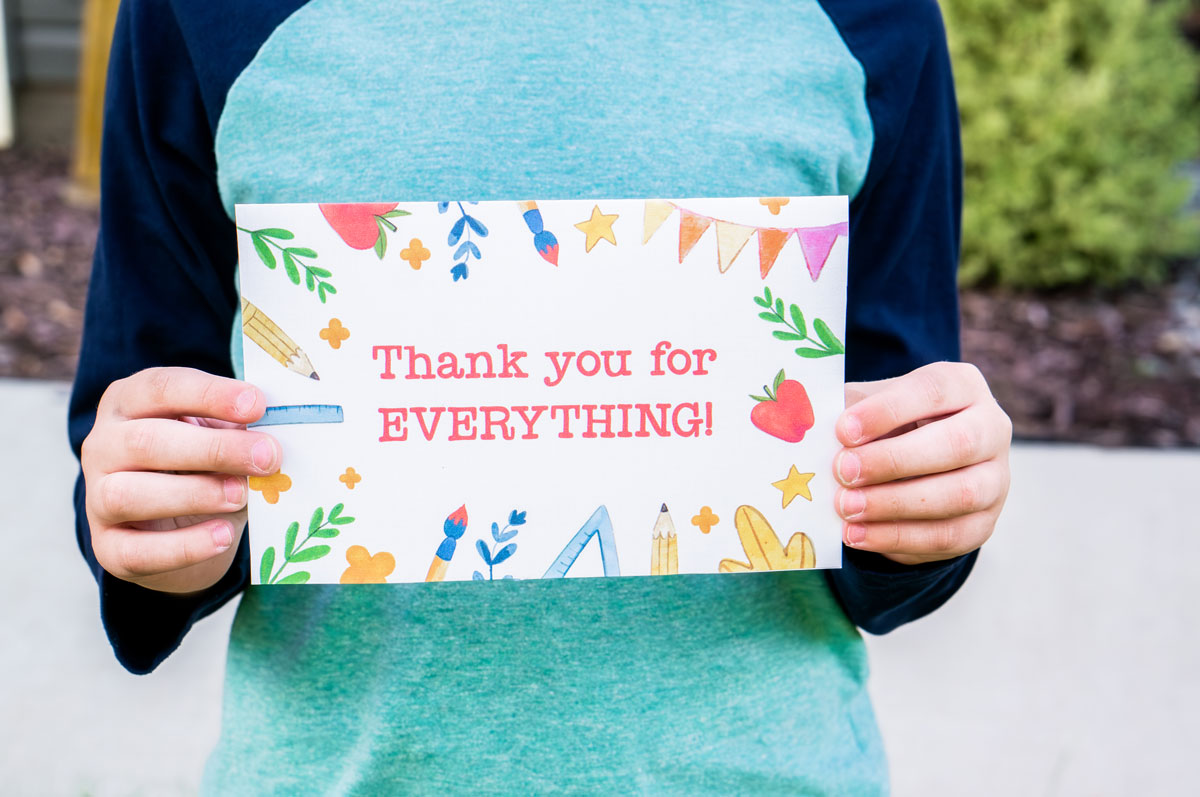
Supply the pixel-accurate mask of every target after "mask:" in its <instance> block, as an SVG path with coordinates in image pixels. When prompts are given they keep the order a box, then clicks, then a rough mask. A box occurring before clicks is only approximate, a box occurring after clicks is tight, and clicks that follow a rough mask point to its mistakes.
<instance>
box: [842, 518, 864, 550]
mask: <svg viewBox="0 0 1200 797" xmlns="http://www.w3.org/2000/svg"><path fill="white" fill-rule="evenodd" d="M866 539H867V527H866V526H864V525H863V524H861V523H851V524H850V525H848V526H846V543H847V544H849V545H860V544H862V543H863V542H865V541H866Z"/></svg>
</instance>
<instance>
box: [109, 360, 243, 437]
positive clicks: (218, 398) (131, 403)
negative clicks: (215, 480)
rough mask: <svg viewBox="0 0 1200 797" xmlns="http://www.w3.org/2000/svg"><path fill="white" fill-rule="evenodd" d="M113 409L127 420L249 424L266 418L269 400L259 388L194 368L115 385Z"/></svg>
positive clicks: (153, 371) (142, 374) (145, 374)
mask: <svg viewBox="0 0 1200 797" xmlns="http://www.w3.org/2000/svg"><path fill="white" fill-rule="evenodd" d="M110 391H112V395H111V397H109V396H108V395H107V394H106V398H108V399H109V409H110V410H111V411H112V412H114V413H116V414H117V415H119V416H121V417H123V418H178V417H179V416H182V415H194V416H197V417H201V418H219V419H221V420H224V421H230V422H232V423H239V424H241V423H249V422H251V421H256V420H258V419H259V418H260V417H262V414H263V412H264V411H265V409H266V398H265V397H264V396H263V393H262V391H261V390H259V389H258V388H256V387H254V386H253V385H248V384H246V383H245V382H239V381H238V380H236V379H226V378H225V377H222V376H213V375H212V374H209V373H205V372H204V371H198V370H196V369H194V368H148V369H146V370H145V371H139V372H138V373H136V374H134V375H133V376H130V377H127V378H125V379H122V380H120V381H119V382H115V383H114V384H113V385H112V387H111V388H110Z"/></svg>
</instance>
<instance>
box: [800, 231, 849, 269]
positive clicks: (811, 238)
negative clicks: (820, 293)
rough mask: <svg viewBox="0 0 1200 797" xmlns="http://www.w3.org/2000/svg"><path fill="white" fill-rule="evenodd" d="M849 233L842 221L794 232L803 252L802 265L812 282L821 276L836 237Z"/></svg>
mask: <svg viewBox="0 0 1200 797" xmlns="http://www.w3.org/2000/svg"><path fill="white" fill-rule="evenodd" d="M849 232H850V225H849V224H847V223H846V222H844V221H843V222H842V223H840V224H830V225H829V226H827V227H810V228H808V229H800V230H796V237H797V238H799V239H800V249H801V250H802V251H803V252H804V264H805V265H806V266H808V273H809V276H811V277H812V279H813V282H816V281H817V277H819V276H821V269H823V268H825V261H826V260H828V259H829V252H830V250H831V249H833V244H834V242H835V241H837V239H838V236H839V235H848V234H849Z"/></svg>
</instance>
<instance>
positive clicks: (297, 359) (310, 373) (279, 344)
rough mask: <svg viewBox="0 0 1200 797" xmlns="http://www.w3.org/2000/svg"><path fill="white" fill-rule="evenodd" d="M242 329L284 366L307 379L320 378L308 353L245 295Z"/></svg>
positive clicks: (243, 299)
mask: <svg viewBox="0 0 1200 797" xmlns="http://www.w3.org/2000/svg"><path fill="white" fill-rule="evenodd" d="M242 331H243V332H245V333H246V337H248V338H250V340H252V341H254V342H255V343H257V344H258V345H259V347H260V348H261V349H262V350H263V351H265V352H266V353H267V354H269V355H271V357H273V358H274V359H275V360H277V361H278V362H279V364H280V365H282V366H283V367H284V368H287V369H288V370H289V371H295V372H296V373H298V374H300V375H301V376H307V377H308V378H309V379H316V380H320V378H321V377H319V376H317V372H316V370H315V369H314V368H313V366H312V362H311V361H310V360H309V359H308V355H307V354H305V353H304V350H303V349H301V348H300V347H299V346H297V345H296V341H294V340H292V339H291V338H289V337H288V336H287V333H286V332H284V331H283V330H282V329H280V328H279V325H278V324H276V323H275V322H274V321H272V320H271V319H270V318H269V317H268V316H267V314H266V313H264V312H263V311H262V310H259V309H258V308H257V307H255V306H254V305H253V304H251V302H250V300H248V299H247V298H246V297H245V296H243V297H242Z"/></svg>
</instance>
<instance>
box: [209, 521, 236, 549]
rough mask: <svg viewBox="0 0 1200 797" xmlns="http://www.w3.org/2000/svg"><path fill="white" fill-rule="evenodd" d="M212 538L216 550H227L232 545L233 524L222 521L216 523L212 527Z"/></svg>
mask: <svg viewBox="0 0 1200 797" xmlns="http://www.w3.org/2000/svg"><path fill="white" fill-rule="evenodd" d="M212 538H213V545H215V546H216V547H217V551H225V550H228V549H229V546H230V545H233V526H230V525H229V524H228V523H225V522H223V521H222V522H220V523H217V524H216V525H214V526H213V527H212Z"/></svg>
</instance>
